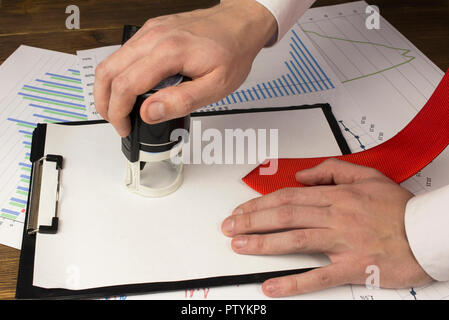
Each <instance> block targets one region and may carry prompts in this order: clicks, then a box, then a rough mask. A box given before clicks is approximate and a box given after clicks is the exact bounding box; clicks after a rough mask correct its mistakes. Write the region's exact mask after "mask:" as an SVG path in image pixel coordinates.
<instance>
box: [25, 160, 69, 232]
mask: <svg viewBox="0 0 449 320" xmlns="http://www.w3.org/2000/svg"><path fill="white" fill-rule="evenodd" d="M62 160H63V158H62V156H59V155H54V154H47V155H46V156H44V157H42V158H40V159H39V160H36V161H34V162H33V172H32V178H31V189H30V190H31V191H30V199H29V212H28V218H27V229H26V230H27V234H28V235H33V234H36V233H45V234H55V233H56V232H57V231H58V224H59V219H58V202H59V196H60V177H61V170H62ZM45 162H54V163H55V168H56V174H54V175H53V174H52V176H54V179H50V180H55V181H50V182H49V183H48V182H44V180H43V172H44V170H49V169H48V168H47V169H44V163H45ZM47 180H48V179H47ZM49 184H50V188H49V189H50V190H45V191H44V190H42V187H45V188H48V185H49ZM44 192H46V193H47V192H48V195H47V194H46V193H45V194H43V193H44ZM41 195H44V196H45V197H46V198H45V201H41ZM53 196H54V199H53ZM53 201H54V203H53ZM44 202H45V203H44ZM49 204H50V207H54V215H53V216H52V217H51V221H49V224H41V225H38V224H39V213H40V212H39V211H40V210H48V209H49ZM52 210H53V209H52Z"/></svg>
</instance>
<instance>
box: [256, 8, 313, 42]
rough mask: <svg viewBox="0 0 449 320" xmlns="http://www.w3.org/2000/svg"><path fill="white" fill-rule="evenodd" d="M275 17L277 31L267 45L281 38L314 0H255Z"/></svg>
mask: <svg viewBox="0 0 449 320" xmlns="http://www.w3.org/2000/svg"><path fill="white" fill-rule="evenodd" d="M256 1H257V2H259V3H260V4H261V5H263V6H264V7H265V8H267V9H268V10H269V11H270V12H271V14H272V15H273V16H274V17H275V19H276V21H277V24H278V33H277V35H276V37H274V38H273V39H272V40H271V41H270V42H269V44H268V45H272V44H274V43H275V42H276V41H278V40H281V39H282V37H283V36H284V35H285V34H286V33H287V32H288V30H290V28H291V27H292V26H293V25H294V24H295V22H296V21H298V19H299V18H300V17H301V16H302V15H303V14H304V12H306V10H307V9H308V8H309V7H310V6H311V5H312V4H313V3H314V2H315V0H256Z"/></svg>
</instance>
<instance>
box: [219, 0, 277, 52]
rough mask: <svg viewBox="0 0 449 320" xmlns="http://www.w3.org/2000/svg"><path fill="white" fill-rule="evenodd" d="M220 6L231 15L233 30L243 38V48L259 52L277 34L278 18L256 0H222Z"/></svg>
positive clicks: (239, 37) (238, 36)
mask: <svg viewBox="0 0 449 320" xmlns="http://www.w3.org/2000/svg"><path fill="white" fill-rule="evenodd" d="M219 7H220V10H222V11H223V12H226V13H228V14H227V16H229V17H231V19H232V21H231V23H230V24H229V25H230V29H231V32H233V33H234V34H235V35H236V36H237V38H238V39H242V41H241V43H240V47H241V48H242V49H244V48H247V49H248V50H249V51H254V52H253V53H254V54H257V53H258V52H259V51H260V49H262V48H263V47H265V45H266V44H267V43H268V42H269V41H270V40H271V39H272V38H273V37H275V36H276V35H277V29H278V26H277V21H276V18H275V17H274V16H273V14H272V13H271V12H270V11H269V10H268V9H267V8H265V7H264V6H263V5H261V4H260V3H259V2H257V1H256V0H222V1H221V3H220V5H219Z"/></svg>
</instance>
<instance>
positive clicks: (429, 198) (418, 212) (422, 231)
mask: <svg viewBox="0 0 449 320" xmlns="http://www.w3.org/2000/svg"><path fill="white" fill-rule="evenodd" d="M405 231H406V233H407V238H408V242H409V244H410V248H411V249H412V252H413V254H414V256H415V258H416V260H417V261H418V263H419V264H420V265H421V267H422V268H423V269H424V271H425V272H426V273H427V274H428V275H429V276H431V277H432V278H433V279H435V280H438V281H447V280H449V185H448V186H445V187H443V188H440V189H437V190H434V191H432V192H428V193H424V194H421V195H418V196H416V197H413V198H411V199H410V200H409V201H408V203H407V206H406V210H405Z"/></svg>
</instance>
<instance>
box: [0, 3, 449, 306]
mask: <svg viewBox="0 0 449 320" xmlns="http://www.w3.org/2000/svg"><path fill="white" fill-rule="evenodd" d="M218 2H219V1H218V0H164V1H160V0H146V1H138V0H129V1H126V4H124V2H123V1H120V0H108V1H106V0H98V1H77V0H74V1H71V2H70V4H76V5H78V6H79V8H80V12H81V15H80V16H81V17H80V21H81V29H79V30H67V29H66V28H65V19H66V17H67V14H66V13H65V7H66V6H67V3H65V2H64V3H61V2H59V1H50V0H45V1H44V0H43V1H39V2H38V3H34V2H32V1H16V0H3V1H1V2H0V63H1V62H3V61H4V60H5V59H6V58H7V57H8V56H9V55H10V54H11V53H13V52H14V50H15V49H16V48H17V47H18V46H19V45H20V44H26V45H30V46H35V47H40V48H46V49H51V50H57V51H62V52H67V53H72V54H73V53H75V52H76V50H82V49H89V48H95V47H101V46H107V45H112V44H118V43H120V41H121V30H122V26H123V25H124V24H143V23H144V22H145V21H146V20H147V19H148V18H151V17H155V16H159V15H165V14H170V13H175V12H181V11H189V10H192V9H196V8H201V7H208V6H212V5H214V4H216V3H218ZM344 2H347V1H346V0H317V2H316V6H324V5H331V4H338V3H344ZM368 2H369V3H370V4H375V5H377V6H379V8H380V12H381V14H382V16H384V17H385V18H386V19H387V20H388V21H389V22H390V23H391V24H393V25H394V26H395V27H396V28H397V29H398V30H399V31H400V32H401V33H402V34H404V35H405V36H406V37H407V38H408V39H410V41H411V42H412V43H413V44H414V45H416V46H417V47H418V48H419V49H420V50H421V51H422V52H423V53H424V54H425V55H427V56H428V57H429V58H430V59H431V60H432V61H433V62H434V63H435V64H436V65H438V66H439V67H440V68H441V69H442V70H444V71H446V70H447V69H448V68H449V46H447V45H445V44H447V42H448V39H449V26H448V24H447V17H448V16H449V0H427V1H416V0H397V1H391V0H369V1H368ZM61 39H64V41H61ZM19 253H20V251H19V250H16V249H12V248H9V247H6V246H3V245H0V299H13V298H14V296H15V287H16V281H17V269H18V265H19Z"/></svg>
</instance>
